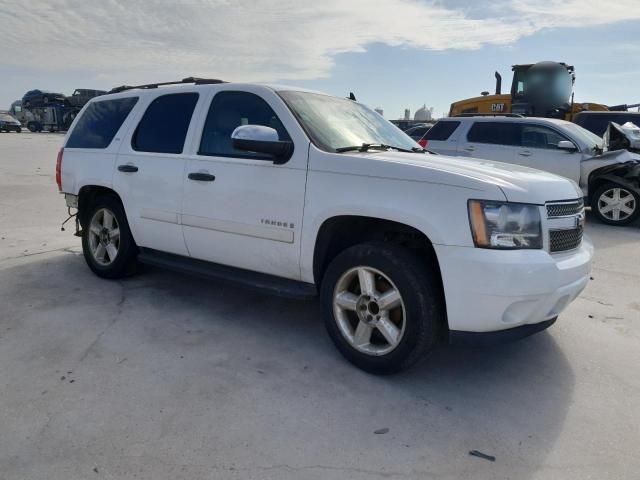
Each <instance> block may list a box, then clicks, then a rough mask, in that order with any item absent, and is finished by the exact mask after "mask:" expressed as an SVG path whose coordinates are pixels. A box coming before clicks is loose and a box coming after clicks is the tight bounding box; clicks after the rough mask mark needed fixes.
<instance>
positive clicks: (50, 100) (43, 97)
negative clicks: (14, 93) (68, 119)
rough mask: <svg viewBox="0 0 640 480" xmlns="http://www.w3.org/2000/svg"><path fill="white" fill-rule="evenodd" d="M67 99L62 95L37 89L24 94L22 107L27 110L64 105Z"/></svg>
mask: <svg viewBox="0 0 640 480" xmlns="http://www.w3.org/2000/svg"><path fill="white" fill-rule="evenodd" d="M65 99H66V97H65V96H64V95H63V94H62V93H55V92H48V91H46V90H38V89H35V90H29V91H28V92H27V93H25V94H24V96H23V97H22V106H23V107H25V108H34V107H48V106H49V105H55V104H64V102H65Z"/></svg>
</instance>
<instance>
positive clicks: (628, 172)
mask: <svg viewBox="0 0 640 480" xmlns="http://www.w3.org/2000/svg"><path fill="white" fill-rule="evenodd" d="M425 140H426V142H425ZM421 145H422V146H423V147H425V148H427V149H428V150H430V151H432V152H435V153H440V154H443V155H454V156H465V157H473V158H478V159H489V160H493V161H498V162H505V163H514V164H517V165H523V166H527V167H531V168H536V169H539V170H545V171H547V172H551V173H555V174H558V175H561V176H563V177H566V178H569V179H570V180H573V181H574V182H576V183H577V184H578V185H579V186H580V188H581V189H582V192H583V194H584V196H585V198H586V199H587V201H588V203H589V204H590V205H591V209H592V211H593V213H594V214H595V216H596V217H597V218H598V219H599V220H600V221H602V222H604V223H608V224H610V225H626V224H629V223H631V222H633V221H634V220H635V219H636V218H638V216H639V215H640V183H639V182H640V155H638V154H637V153H632V152H629V151H627V150H616V151H605V152H603V150H606V148H605V145H603V139H602V138H600V137H598V136H596V135H594V134H593V133H591V132H589V131H588V130H585V129H584V128H582V127H580V126H578V125H576V124H575V123H571V122H567V121H564V120H556V119H550V118H525V117H516V116H462V117H451V118H444V119H442V120H440V121H438V123H436V124H435V125H434V126H433V127H432V128H431V130H429V131H428V132H427V134H426V135H425V137H424V139H422V140H421Z"/></svg>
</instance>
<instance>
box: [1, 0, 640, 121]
mask: <svg viewBox="0 0 640 480" xmlns="http://www.w3.org/2000/svg"><path fill="white" fill-rule="evenodd" d="M0 34H1V36H2V39H3V42H2V43H3V47H2V48H1V49H0V109H4V108H8V107H9V105H10V104H11V102H12V101H14V100H16V99H18V98H21V97H22V95H23V94H24V93H25V92H26V91H27V90H31V89H34V88H39V89H43V90H50V91H58V92H62V93H65V94H67V95H69V94H71V93H72V92H73V90H74V89H75V88H96V89H110V88H112V87H114V86H117V85H122V84H129V85H131V84H139V83H151V82H158V81H167V80H177V79H181V78H184V77H188V76H199V77H206V78H221V79H224V80H228V81H240V82H268V83H278V84H289V85H296V86H301V87H305V88H310V89H314V90H320V91H324V92H327V93H331V94H335V95H340V96H347V95H348V94H349V92H354V93H355V95H356V97H357V99H358V101H361V102H363V103H365V104H367V105H369V106H370V107H372V108H374V107H381V108H382V109H383V110H384V115H385V117H386V118H389V119H392V118H399V117H401V116H402V115H403V112H404V109H405V108H410V109H411V112H412V114H413V112H414V111H415V110H416V109H417V108H419V107H420V106H422V105H423V104H426V105H427V106H433V107H434V110H435V115H436V116H440V115H442V114H443V113H446V112H447V111H448V109H449V105H450V104H451V102H453V101H455V100H460V99H463V98H467V97H470V96H476V95H478V94H479V93H480V92H481V91H483V90H488V91H493V89H494V86H495V79H494V76H493V72H494V71H496V70H498V71H499V72H500V73H501V74H502V76H503V91H504V90H505V89H506V90H508V88H509V86H510V84H511V65H513V64H518V63H536V62H538V61H544V60H552V61H562V62H565V63H568V64H571V65H574V66H575V68H576V77H577V78H576V83H575V95H576V101H579V102H589V101H591V102H598V103H605V104H609V105H613V104H620V103H640V88H638V86H639V85H640V0H616V1H614V2H604V1H602V0H599V1H595V0H564V1H560V0H543V1H538V0H481V1H477V0H467V1H464V0H322V1H318V0H312V1H311V0H268V1H266V0H252V1H246V0H188V1H184V2H180V1H179V0H145V1H139V0H45V1H30V0H2V2H1V3H0Z"/></svg>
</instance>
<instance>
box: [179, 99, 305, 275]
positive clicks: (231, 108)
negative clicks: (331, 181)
mask: <svg viewBox="0 0 640 480" xmlns="http://www.w3.org/2000/svg"><path fill="white" fill-rule="evenodd" d="M247 88H248V89H250V90H251V89H252V87H247ZM253 90H254V91H235V90H222V91H217V92H212V93H214V95H213V98H212V99H211V102H210V105H209V107H208V111H207V113H206V115H204V117H206V118H204V119H203V124H202V126H201V128H200V132H201V133H200V134H199V135H198V136H197V138H196V139H195V145H194V146H193V150H194V154H193V155H190V158H189V160H188V163H187V168H186V172H185V175H184V177H183V180H184V197H183V206H182V224H183V230H184V238H185V240H186V242H187V247H188V249H189V253H190V254H191V256H192V257H194V258H197V259H200V260H206V261H210V262H215V263H219V264H223V265H229V266H233V267H238V268H243V269H248V270H253V271H258V272H262V273H267V274H274V275H278V276H282V277H287V278H291V279H296V280H297V279H299V278H300V265H299V256H300V232H301V229H302V212H303V208H304V192H305V183H306V174H307V162H308V151H309V141H308V139H307V138H306V136H305V135H304V132H303V131H302V129H301V128H300V126H299V125H298V124H297V122H296V121H295V119H294V118H293V116H292V114H291V113H290V112H289V110H288V109H287V107H286V106H285V105H284V102H283V101H282V100H281V99H280V98H279V97H277V95H276V94H275V93H274V92H273V91H271V90H268V89H260V88H259V87H256V88H255V89H253ZM240 125H264V126H268V127H271V128H274V129H275V130H276V131H277V132H278V136H279V138H280V140H293V143H294V151H293V155H292V156H291V158H290V159H289V160H288V161H287V162H286V163H284V164H282V165H276V164H274V163H273V160H274V159H273V157H269V156H267V155H264V154H258V153H252V152H246V151H241V150H236V149H235V148H234V147H233V144H232V140H231V133H232V132H233V131H234V130H235V128H236V127H238V126H240ZM193 174H197V175H198V176H199V177H201V178H204V180H200V179H197V178H193V177H194V175H193ZM190 175H191V177H192V178H189V176H190Z"/></svg>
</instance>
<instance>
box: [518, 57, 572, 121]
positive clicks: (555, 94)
mask: <svg viewBox="0 0 640 480" xmlns="http://www.w3.org/2000/svg"><path fill="white" fill-rule="evenodd" d="M512 70H513V83H512V84H511V98H512V104H511V113H516V114H521V115H528V116H536V117H549V118H565V116H566V114H567V112H569V110H570V109H571V94H572V91H573V82H574V81H575V73H574V68H573V67H572V66H569V65H567V64H565V63H557V62H539V63H536V64H529V65H514V66H513V67H512Z"/></svg>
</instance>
